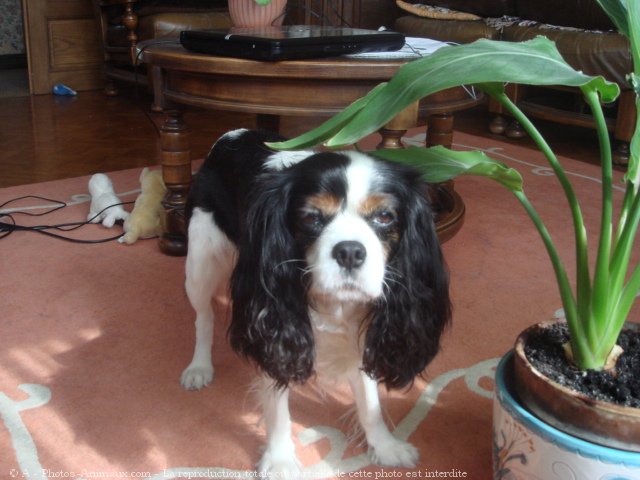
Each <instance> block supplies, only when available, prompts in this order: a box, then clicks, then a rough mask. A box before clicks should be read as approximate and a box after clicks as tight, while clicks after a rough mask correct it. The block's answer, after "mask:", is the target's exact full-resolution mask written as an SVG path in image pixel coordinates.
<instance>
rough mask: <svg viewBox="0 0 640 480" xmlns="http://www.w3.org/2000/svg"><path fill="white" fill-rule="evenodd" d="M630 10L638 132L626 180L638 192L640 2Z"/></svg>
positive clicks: (632, 82)
mask: <svg viewBox="0 0 640 480" xmlns="http://www.w3.org/2000/svg"><path fill="white" fill-rule="evenodd" d="M601 1H603V0H601ZM611 1H613V0H611ZM618 1H620V0H618ZM628 9H629V16H628V22H629V23H628V28H629V33H628V37H629V41H630V42H631V55H632V57H633V64H634V65H633V67H634V72H633V73H632V74H631V75H630V77H629V79H630V81H631V86H632V87H633V89H634V90H635V92H636V131H635V132H634V135H633V138H632V139H631V148H630V155H629V166H628V169H627V176H626V177H625V179H626V180H627V181H630V182H632V183H633V184H634V186H635V188H636V190H638V189H639V188H640V2H638V1H637V0H634V1H629V2H628Z"/></svg>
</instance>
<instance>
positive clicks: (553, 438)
mask: <svg viewBox="0 0 640 480" xmlns="http://www.w3.org/2000/svg"><path fill="white" fill-rule="evenodd" d="M495 381H496V390H495V396H494V403H493V478H494V480H506V479H508V480H525V479H526V480H533V479H535V480H640V454H639V453H635V452H629V451H626V450H618V449H615V448H610V447H605V446H602V445H598V444H595V443H591V442H588V441H586V440H582V439H579V438H576V437H573V436H571V435H568V434H566V433H564V432H562V431H560V430H557V429H556V428H554V427H552V426H550V425H548V424H546V423H545V422H543V421H542V420H540V419H539V418H537V417H536V416H534V415H533V414H531V413H530V412H529V411H528V410H526V409H525V408H524V407H523V406H522V405H521V404H520V402H519V401H518V399H517V398H516V396H515V389H514V387H513V352H509V353H508V354H507V355H505V356H504V357H503V358H502V360H501V361H500V363H499V365H498V367H497V369H496V374H495Z"/></svg>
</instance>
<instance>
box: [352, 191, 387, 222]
mask: <svg viewBox="0 0 640 480" xmlns="http://www.w3.org/2000/svg"><path fill="white" fill-rule="evenodd" d="M395 208H396V200H395V199H394V198H393V197H392V196H391V195H387V194H381V193H376V194H373V195H369V196H368V197H367V198H365V199H364V200H363V201H362V202H361V203H360V205H359V206H358V213H359V214H360V215H361V216H363V217H364V218H366V217H368V216H370V215H372V214H374V213H375V212H378V211H380V210H384V209H390V210H395Z"/></svg>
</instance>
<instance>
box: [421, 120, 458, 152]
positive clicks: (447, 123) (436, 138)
mask: <svg viewBox="0 0 640 480" xmlns="http://www.w3.org/2000/svg"><path fill="white" fill-rule="evenodd" d="M452 142H453V114H451V113H438V114H435V115H430V116H429V118H428V120H427V146H428V147H433V146H435V145H442V146H444V147H447V148H451V143H452Z"/></svg>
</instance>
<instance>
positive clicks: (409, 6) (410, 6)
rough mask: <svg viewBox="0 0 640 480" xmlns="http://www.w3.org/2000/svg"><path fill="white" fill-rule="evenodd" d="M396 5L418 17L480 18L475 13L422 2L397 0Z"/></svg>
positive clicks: (443, 18)
mask: <svg viewBox="0 0 640 480" xmlns="http://www.w3.org/2000/svg"><path fill="white" fill-rule="evenodd" d="M396 5H398V7H400V8H401V9H402V10H404V11H405V12H409V13H413V14H414V15H417V16H418V17H427V18H435V19H438V20H480V17H479V16H477V15H474V14H473V13H466V12H459V11H457V10H451V9H449V8H445V7H433V6H431V5H425V4H422V3H407V2H403V1H402V0H396Z"/></svg>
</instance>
